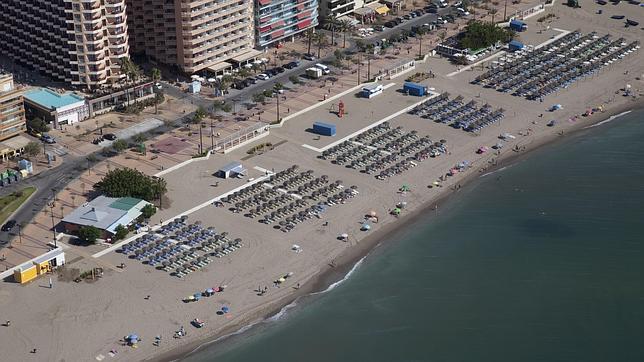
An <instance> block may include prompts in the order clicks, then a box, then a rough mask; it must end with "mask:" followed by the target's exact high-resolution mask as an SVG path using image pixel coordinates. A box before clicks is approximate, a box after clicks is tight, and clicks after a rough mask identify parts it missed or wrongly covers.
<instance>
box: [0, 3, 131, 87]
mask: <svg viewBox="0 0 644 362" xmlns="http://www.w3.org/2000/svg"><path fill="white" fill-rule="evenodd" d="M126 20H127V18H126V14H125V0H28V1H26V0H2V1H0V49H2V51H3V53H4V54H6V55H7V56H9V57H10V58H11V59H12V60H13V61H15V62H17V63H18V64H22V65H26V66H28V67H30V68H33V69H36V70H39V71H41V72H42V73H44V74H46V75H48V76H50V77H52V78H54V79H56V80H60V81H64V82H67V83H70V84H72V85H74V86H78V87H79V88H88V89H93V88H97V87H100V86H102V85H105V84H109V83H112V82H115V81H118V80H119V79H120V78H122V77H123V75H122V74H121V73H120V67H119V62H120V59H121V58H126V57H129V47H128V35H127V23H126Z"/></svg>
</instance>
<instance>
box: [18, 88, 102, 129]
mask: <svg viewBox="0 0 644 362" xmlns="http://www.w3.org/2000/svg"><path fill="white" fill-rule="evenodd" d="M24 98H25V110H26V112H27V115H28V118H35V117H39V118H42V119H43V120H44V121H45V122H48V123H52V124H53V127H54V128H58V127H59V126H61V125H68V124H74V123H77V122H80V121H82V120H84V119H86V118H88V117H89V107H88V106H87V103H86V102H85V98H83V97H81V96H79V95H77V94H74V93H56V92H54V91H52V90H49V89H46V88H40V89H33V90H30V91H27V92H25V94H24Z"/></svg>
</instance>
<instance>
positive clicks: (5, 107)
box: [0, 73, 27, 141]
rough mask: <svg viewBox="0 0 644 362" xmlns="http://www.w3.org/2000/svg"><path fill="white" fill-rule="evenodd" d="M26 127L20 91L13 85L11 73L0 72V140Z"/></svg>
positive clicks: (20, 131) (22, 130) (14, 134)
mask: <svg viewBox="0 0 644 362" xmlns="http://www.w3.org/2000/svg"><path fill="white" fill-rule="evenodd" d="M26 129H27V125H26V123H25V108H24V103H23V98H22V92H20V90H18V89H16V87H15V86H14V84H13V76H12V75H11V74H6V73H0V141H2V140H5V139H7V138H11V137H13V136H16V135H18V134H20V133H22V132H24V131H25V130H26Z"/></svg>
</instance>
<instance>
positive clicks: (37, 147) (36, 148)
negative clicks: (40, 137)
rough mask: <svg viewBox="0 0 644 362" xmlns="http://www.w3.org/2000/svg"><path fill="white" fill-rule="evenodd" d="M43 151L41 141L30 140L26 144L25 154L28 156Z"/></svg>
mask: <svg viewBox="0 0 644 362" xmlns="http://www.w3.org/2000/svg"><path fill="white" fill-rule="evenodd" d="M41 151H42V144H40V142H34V141H32V142H29V143H27V144H26V145H25V155H26V156H27V157H36V156H37V155H38V154H39V153H40V152H41Z"/></svg>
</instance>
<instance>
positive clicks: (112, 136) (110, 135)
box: [103, 133, 116, 141]
mask: <svg viewBox="0 0 644 362" xmlns="http://www.w3.org/2000/svg"><path fill="white" fill-rule="evenodd" d="M103 138H104V139H106V140H108V141H114V140H116V135H115V134H114V133H107V134H104V135H103Z"/></svg>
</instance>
